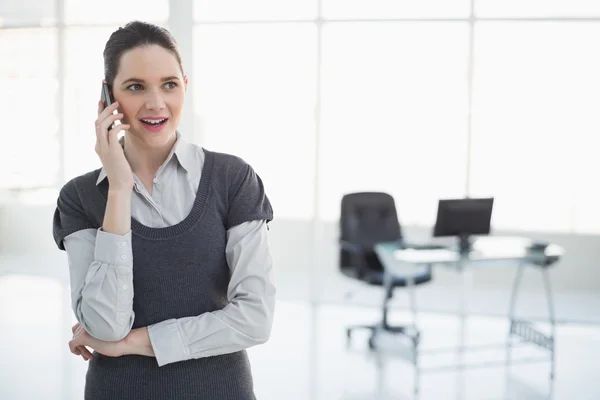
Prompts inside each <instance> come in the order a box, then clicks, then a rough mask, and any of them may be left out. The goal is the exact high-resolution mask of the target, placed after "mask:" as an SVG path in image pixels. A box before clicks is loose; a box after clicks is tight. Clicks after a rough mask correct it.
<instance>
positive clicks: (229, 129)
mask: <svg viewBox="0 0 600 400" xmlns="http://www.w3.org/2000/svg"><path fill="white" fill-rule="evenodd" d="M316 39H317V38H316V29H315V26H314V25H312V24H300V25H299V24H289V25H286V24H278V25H274V26H272V25H270V24H260V25H243V26H238V25H225V26H221V25H207V26H200V27H197V28H196V30H195V33H194V43H195V54H194V66H195V71H194V76H195V83H194V85H195V86H194V91H195V93H196V113H195V115H196V120H197V122H198V125H199V126H200V127H201V130H202V137H203V138H204V143H203V144H204V146H205V147H207V148H209V149H212V150H218V151H223V152H227V153H232V154H235V155H237V156H240V157H242V158H244V159H245V160H246V161H247V162H249V163H250V164H251V165H252V166H253V167H254V169H255V170H256V171H257V173H258V174H259V175H260V176H261V178H262V179H263V181H264V182H265V185H266V187H267V188H268V193H269V196H270V197H271V200H272V202H273V204H274V208H276V212H277V215H279V217H283V218H286V217H287V218H300V219H304V220H308V219H310V218H311V216H312V213H313V210H312V208H313V207H312V199H313V197H314V190H313V177H314V165H315V162H314V157H315V150H314V143H315V126H314V106H315V102H316V80H315V79H316V78H315V76H316V46H317V42H316Z"/></svg>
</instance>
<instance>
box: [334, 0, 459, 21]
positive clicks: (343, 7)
mask: <svg viewBox="0 0 600 400" xmlns="http://www.w3.org/2000/svg"><path fill="white" fill-rule="evenodd" d="M469 7H470V0H404V1H398V0H368V1H367V0H323V15H324V17H325V18H332V19H335V18H342V19H344V18H415V17H429V18H450V17H453V18H460V17H467V16H468V15H469V10H470V8H469Z"/></svg>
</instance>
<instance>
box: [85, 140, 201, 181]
mask: <svg viewBox="0 0 600 400" xmlns="http://www.w3.org/2000/svg"><path fill="white" fill-rule="evenodd" d="M175 134H176V135H177V139H176V140H175V144H174V145H173V148H172V149H171V152H170V153H169V156H168V157H167V159H166V160H165V162H164V163H163V165H162V166H161V168H163V167H164V166H165V165H167V163H168V162H169V161H171V158H173V155H175V159H176V160H177V162H178V163H179V165H181V167H182V168H183V169H185V170H186V172H189V171H190V170H192V168H193V163H194V152H195V150H194V146H193V145H192V144H190V143H188V142H186V141H185V139H183V136H182V135H181V133H179V131H176V132H175ZM124 139H125V137H124V136H123V137H121V139H119V143H120V144H121V146H123V141H124ZM105 178H106V171H105V170H104V167H102V169H100V174H99V175H98V180H97V181H96V185H99V184H100V183H101V182H102V181H103V180H104V179H105Z"/></svg>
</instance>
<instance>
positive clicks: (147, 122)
mask: <svg viewBox="0 0 600 400" xmlns="http://www.w3.org/2000/svg"><path fill="white" fill-rule="evenodd" d="M168 121H169V119H168V118H141V119H140V122H141V123H142V125H143V126H144V127H145V128H146V129H147V130H149V131H152V132H160V131H161V130H162V128H164V126H165V125H166V124H167V122H168Z"/></svg>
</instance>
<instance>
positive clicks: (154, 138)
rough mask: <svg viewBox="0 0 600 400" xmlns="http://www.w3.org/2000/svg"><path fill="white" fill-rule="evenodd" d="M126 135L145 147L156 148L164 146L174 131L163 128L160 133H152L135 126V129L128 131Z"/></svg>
mask: <svg viewBox="0 0 600 400" xmlns="http://www.w3.org/2000/svg"><path fill="white" fill-rule="evenodd" d="M128 133H129V134H131V135H133V136H135V137H136V138H137V139H138V140H139V141H141V142H143V143H145V144H146V145H149V146H152V147H154V146H157V147H158V146H164V144H165V143H166V142H167V141H169V139H171V138H172V137H173V136H174V135H175V129H173V128H171V127H170V126H165V127H163V128H162V129H161V130H160V131H152V130H148V129H145V128H144V127H143V126H136V127H135V129H130V130H129V132H128Z"/></svg>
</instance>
